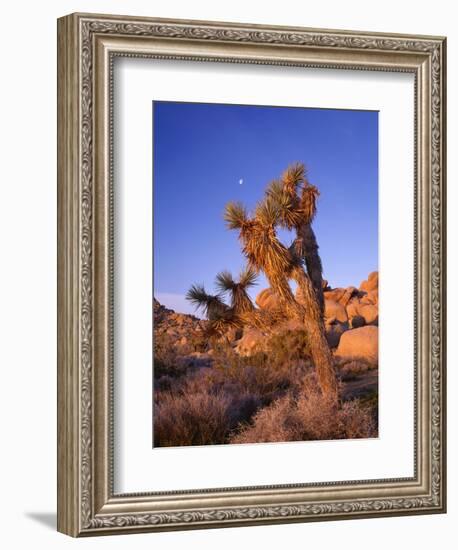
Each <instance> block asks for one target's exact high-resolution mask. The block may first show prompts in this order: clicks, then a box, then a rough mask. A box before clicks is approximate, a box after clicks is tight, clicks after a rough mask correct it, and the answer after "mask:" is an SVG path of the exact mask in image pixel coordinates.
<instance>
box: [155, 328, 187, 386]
mask: <svg viewBox="0 0 458 550" xmlns="http://www.w3.org/2000/svg"><path fill="white" fill-rule="evenodd" d="M153 351H154V364H153V372H154V378H155V380H156V379H159V378H161V377H162V376H169V377H171V378H176V377H178V376H182V375H183V374H185V373H186V371H187V369H188V367H189V363H188V362H187V361H186V360H185V358H184V357H183V351H182V350H180V352H178V349H177V347H176V342H175V339H174V338H173V337H172V336H170V335H169V334H167V333H163V334H155V335H154V341H153Z"/></svg>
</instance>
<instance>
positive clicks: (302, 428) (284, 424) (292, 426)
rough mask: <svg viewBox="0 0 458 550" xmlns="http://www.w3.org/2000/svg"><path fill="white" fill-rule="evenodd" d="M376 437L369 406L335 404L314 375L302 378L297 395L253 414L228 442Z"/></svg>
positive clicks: (280, 400)
mask: <svg viewBox="0 0 458 550" xmlns="http://www.w3.org/2000/svg"><path fill="white" fill-rule="evenodd" d="M376 436H377V426H376V424H375V422H374V418H373V414H372V412H371V410H370V408H369V407H361V406H360V404H359V402H358V401H356V400H354V401H348V402H346V403H343V404H342V405H335V403H334V402H333V401H332V400H329V399H326V398H325V397H324V396H323V394H322V393H321V391H320V390H319V388H318V385H317V383H316V379H315V376H314V375H313V374H311V375H308V376H307V377H306V378H305V379H304V385H303V392H302V393H301V394H300V395H299V396H298V397H293V396H292V395H290V394H288V395H285V396H284V397H282V398H280V399H278V400H277V401H275V402H274V403H273V404H272V405H270V406H269V407H266V408H264V409H262V410H260V411H258V412H257V413H256V415H255V416H254V418H253V420H252V422H251V423H250V424H249V425H247V426H244V427H241V429H240V430H239V431H238V432H237V433H236V434H235V435H234V436H233V437H232V438H231V443H259V442H266V443H267V442H278V441H307V440H323V439H354V438H368V437H376Z"/></svg>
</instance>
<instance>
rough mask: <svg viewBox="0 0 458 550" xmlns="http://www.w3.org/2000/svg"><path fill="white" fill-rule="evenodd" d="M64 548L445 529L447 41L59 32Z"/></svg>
mask: <svg viewBox="0 0 458 550" xmlns="http://www.w3.org/2000/svg"><path fill="white" fill-rule="evenodd" d="M58 239H59V240H58V251H59V264H58V272H59V277H58V319H59V323H58V331H59V332H58V530H59V531H61V532H63V533H66V534H68V535H71V536H91V535H105V534H119V533H128V532H130V533H135V532H144V531H161V530H177V529H193V528H195V529H197V528H212V527H229V526H243V525H257V524H269V523H286V522H298V521H320V520H323V521H324V520H337V519H350V518H363V517H376V516H380V517H381V516H393V515H407V514H429V513H441V512H444V511H445V507H446V499H445V497H446V479H445V473H446V472H445V38H443V37H433V36H404V35H390V34H380V33H378V34H377V33H366V32H352V31H342V30H319V29H308V28H286V27H265V26H260V25H254V24H238V23H237V24H235V23H215V22H207V21H184V20H164V19H154V18H144V17H127V16H112V15H109V16H106V15H94V14H72V15H69V16H66V17H63V18H61V19H59V20H58Z"/></svg>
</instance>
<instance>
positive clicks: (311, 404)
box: [153, 331, 377, 447]
mask: <svg viewBox="0 0 458 550" xmlns="http://www.w3.org/2000/svg"><path fill="white" fill-rule="evenodd" d="M161 357H162V359H163V360H165V361H166V363H165V365H164V366H163V367H162V368H161V375H160V376H159V377H157V378H156V377H155V386H154V390H155V391H154V415H153V416H154V445H155V446H159V447H166V446H183V445H215V444H223V443H257V442H275V441H277V442H282V441H302V440H319V439H347V438H365V437H375V436H376V435H377V420H376V418H377V416H376V414H375V413H374V411H376V408H377V396H376V395H375V396H373V399H371V400H370V402H369V401H368V402H362V401H357V400H352V401H347V402H345V403H342V404H339V405H337V406H336V404H335V402H333V401H332V400H328V399H326V398H325V397H323V394H322V393H321V390H320V388H319V386H318V383H317V380H316V374H315V373H314V369H313V366H312V364H311V362H310V360H309V359H307V341H306V339H305V338H304V334H303V333H301V331H289V332H288V333H284V334H280V335H276V336H274V337H272V338H271V339H270V340H269V341H268V343H267V346H266V347H264V351H259V352H258V353H256V354H255V355H253V356H251V357H241V356H239V355H237V354H236V353H235V352H234V350H233V349H232V348H231V347H230V346H229V345H220V346H218V347H217V349H216V350H215V353H214V355H213V356H212V360H213V366H212V367H206V368H205V367H204V368H192V367H189V366H188V367H186V366H179V361H178V362H177V358H176V357H175V354H174V353H171V354H169V355H168V356H167V354H166V353H164V354H163V355H162V356H161ZM304 357H305V359H304ZM167 359H170V360H171V361H172V362H173V364H172V365H168V364H167ZM177 364H178V367H177ZM370 368H372V365H369V364H366V363H364V362H357V361H351V362H348V361H347V362H343V361H342V362H341V363H340V364H339V365H338V369H339V371H340V374H341V376H342V380H345V378H346V377H349V378H351V377H352V376H354V375H356V374H360V373H363V372H365V371H366V370H367V369H370Z"/></svg>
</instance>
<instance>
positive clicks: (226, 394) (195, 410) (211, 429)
mask: <svg viewBox="0 0 458 550" xmlns="http://www.w3.org/2000/svg"><path fill="white" fill-rule="evenodd" d="M193 386H194V387H193ZM195 386H197V384H195V380H194V384H193V383H192V382H191V383H190V384H185V385H184V386H182V388H181V391H179V392H172V391H162V392H156V396H155V405H154V414H153V418H154V445H155V446H158V447H175V446H182V445H213V444H220V443H226V442H227V441H228V438H229V435H230V433H231V431H232V430H234V428H235V427H236V426H237V425H239V424H240V423H241V422H244V421H246V420H247V419H249V418H250V417H251V416H252V415H253V413H254V412H255V411H256V410H257V408H258V407H259V403H260V402H259V399H258V398H257V396H256V395H252V394H249V393H245V394H240V393H238V392H237V391H231V390H230V388H224V389H216V390H214V389H213V388H212V387H203V388H202V387H200V388H196V387H195ZM233 390H235V388H233Z"/></svg>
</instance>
